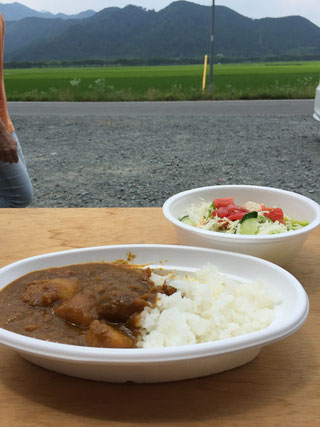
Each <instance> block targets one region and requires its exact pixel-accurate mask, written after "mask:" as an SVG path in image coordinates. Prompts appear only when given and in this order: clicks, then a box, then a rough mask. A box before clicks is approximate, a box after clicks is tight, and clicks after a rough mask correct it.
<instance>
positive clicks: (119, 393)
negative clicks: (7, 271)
mask: <svg viewBox="0 0 320 427" xmlns="http://www.w3.org/2000/svg"><path fill="white" fill-rule="evenodd" d="M126 243H160V244H161V243H162V244H177V243H178V242H177V239H176V236H175V233H174V231H173V228H172V227H171V225H170V224H169V223H168V222H167V221H166V220H165V219H164V218H163V217H162V213H161V209H159V208H146V209H145V208H132V209H131V208H130V209H124V208H122V209H115V208H113V209H102V208H100V209H23V210H13V209H12V210H10V209H9V210H6V209H2V210H0V267H2V266H4V265H6V264H9V263H11V262H14V261H16V260H19V259H21V258H25V257H29V256H32V255H37V254H42V253H48V252H53V251H59V250H65V249H71V248H80V247H85V246H100V245H110V244H126ZM319 254H320V229H317V230H315V231H314V232H313V233H312V235H311V236H310V237H309V238H308V240H307V242H306V244H305V247H304V249H303V251H302V253H301V254H300V255H299V256H298V257H297V258H296V260H295V262H293V263H291V264H290V265H288V266H287V269H288V270H289V271H290V272H291V273H292V274H294V275H295V276H296V277H297V279H298V280H299V281H300V282H301V283H302V285H303V286H304V287H305V289H306V291H307V293H308V295H309V298H310V304H311V308H310V315H309V317H308V319H307V322H306V323H305V324H304V325H303V327H302V328H301V329H300V330H299V331H298V332H297V333H295V334H294V335H292V336H290V337H289V338H286V339H285V340H282V341H280V342H278V343H275V344H272V345H270V346H267V347H265V348H263V349H262V351H261V353H260V354H259V356H258V357H257V358H256V359H255V360H254V361H253V362H251V363H249V364H248V365H246V366H242V367H240V368H237V369H234V370H232V371H228V372H224V373H221V374H218V375H213V376H209V377H205V378H200V379H195V380H188V381H181V382H175V383H166V384H151V385H144V384H140V385H139V384H132V383H128V384H108V383H99V382H93V381H86V380H81V379H77V378H71V377H68V376H64V375H60V374H56V373H54V372H50V371H47V370H45V369H42V368H39V367H37V366H34V365H32V364H30V363H28V362H26V361H25V360H23V359H22V358H20V356H18V355H17V354H16V353H15V352H14V351H12V350H9V349H6V348H5V347H0V369H1V381H0V402H1V407H0V425H1V427H5V426H10V427H12V426H69V425H75V426H82V425H86V426H100V425H104V426H106V425H107V426H116V425H121V426H123V425H151V424H152V425H167V426H175V425H208V426H209V425H210V426H211V425H219V426H225V425H226V426H238V425H239V426H260V425H266V426H274V425H282V426H302V425H307V426H315V425H319V419H320V320H319V317H320V262H319V261H320V259H319V258H320V256H319Z"/></svg>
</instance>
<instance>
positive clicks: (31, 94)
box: [4, 61, 320, 101]
mask: <svg viewBox="0 0 320 427" xmlns="http://www.w3.org/2000/svg"><path fill="white" fill-rule="evenodd" d="M319 76H320V61H319V62H287V63H284V62H283V63H257V64H251V63H250V64H217V65H215V67H214V86H213V91H211V90H209V87H208V84H209V67H208V72H207V79H206V81H207V86H206V90H205V91H204V92H202V78H203V66H201V65H181V66H155V67H151V66H150V67H99V68H94V67H79V68H33V69H5V70H4V79H5V85H6V91H7V98H8V100H9V101H164V100H166V101H170V100H201V99H218V100H228V99H231V100H236V99H299V98H300V99H307V98H313V97H314V94H315V89H316V86H317V85H318V82H319Z"/></svg>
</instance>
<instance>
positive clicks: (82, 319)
mask: <svg viewBox="0 0 320 427" xmlns="http://www.w3.org/2000/svg"><path fill="white" fill-rule="evenodd" d="M150 275H151V271H150V269H148V268H145V269H144V268H139V267H136V266H130V265H127V264H117V263H88V264H76V265H69V266H67V267H60V268H50V269H46V270H39V271H34V272H32V273H29V274H27V275H25V276H23V277H21V278H19V279H17V280H15V281H14V282H12V283H11V284H9V285H8V286H6V288H4V289H3V290H2V291H1V292H0V326H1V327H3V328H5V329H8V330H10V331H12V332H16V333H19V334H23V335H27V336H30V337H34V338H38V339H43V340H48V341H54V342H61V343H66V344H74V345H87V346H92V347H116V348H130V347H135V345H136V341H137V337H138V334H139V326H138V320H139V313H141V311H142V310H143V309H144V307H145V306H147V305H150V306H152V305H153V304H154V303H155V301H156V297H157V293H158V292H162V293H166V294H168V295H169V294H171V293H173V292H175V289H174V288H172V287H170V286H167V285H166V284H165V283H164V284H163V286H160V287H159V286H157V287H155V285H154V283H153V282H152V281H151V280H150Z"/></svg>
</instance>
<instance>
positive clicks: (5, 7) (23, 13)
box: [0, 3, 96, 21]
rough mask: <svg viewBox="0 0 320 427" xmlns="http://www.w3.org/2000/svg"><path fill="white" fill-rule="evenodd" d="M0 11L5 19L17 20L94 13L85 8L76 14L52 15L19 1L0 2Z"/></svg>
mask: <svg viewBox="0 0 320 427" xmlns="http://www.w3.org/2000/svg"><path fill="white" fill-rule="evenodd" d="M0 13H1V14H2V15H3V17H4V19H5V20H6V21H19V20H20V19H24V18H30V17H37V18H51V19H54V18H61V19H83V18H88V17H89V16H92V15H94V14H95V13H96V12H95V11H94V10H86V11H84V12H80V13H78V14H76V15H65V14H64V13H58V14H56V15H54V14H53V13H50V12H37V11H36V10H33V9H30V8H29V7H27V6H24V5H22V4H20V3H7V4H1V3H0Z"/></svg>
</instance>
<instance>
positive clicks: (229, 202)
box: [213, 197, 234, 209]
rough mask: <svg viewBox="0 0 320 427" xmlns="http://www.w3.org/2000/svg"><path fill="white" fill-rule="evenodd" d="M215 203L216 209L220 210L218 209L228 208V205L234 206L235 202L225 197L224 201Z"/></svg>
mask: <svg viewBox="0 0 320 427" xmlns="http://www.w3.org/2000/svg"><path fill="white" fill-rule="evenodd" d="M213 203H214V205H215V207H216V209H218V208H223V207H226V206H228V205H233V204H234V200H233V197H225V198H222V199H214V201H213Z"/></svg>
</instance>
